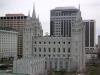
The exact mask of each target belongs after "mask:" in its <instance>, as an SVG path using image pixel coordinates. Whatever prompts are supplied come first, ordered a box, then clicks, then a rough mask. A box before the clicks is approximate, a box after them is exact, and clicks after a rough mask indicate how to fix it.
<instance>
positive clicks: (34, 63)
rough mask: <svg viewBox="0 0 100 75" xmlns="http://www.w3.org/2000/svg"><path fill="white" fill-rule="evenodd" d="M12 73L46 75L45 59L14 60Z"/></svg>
mask: <svg viewBox="0 0 100 75" xmlns="http://www.w3.org/2000/svg"><path fill="white" fill-rule="evenodd" d="M13 73H23V74H29V75H46V70H45V58H33V57H28V58H22V59H18V60H14V62H13Z"/></svg>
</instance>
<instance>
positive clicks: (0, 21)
mask: <svg viewBox="0 0 100 75" xmlns="http://www.w3.org/2000/svg"><path fill="white" fill-rule="evenodd" d="M26 18H27V16H25V15H24V14H6V15H5V16H2V17H0V27H10V28H13V29H16V30H17V31H18V47H17V48H18V49H17V50H18V53H17V54H18V57H22V50H23V27H24V25H25V22H26Z"/></svg>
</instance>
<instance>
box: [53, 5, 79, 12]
mask: <svg viewBox="0 0 100 75" xmlns="http://www.w3.org/2000/svg"><path fill="white" fill-rule="evenodd" d="M53 10H71V11H73V10H78V9H77V8H75V7H72V6H70V7H56V8H55V9H53Z"/></svg>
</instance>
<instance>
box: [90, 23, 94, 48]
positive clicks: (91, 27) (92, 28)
mask: <svg viewBox="0 0 100 75" xmlns="http://www.w3.org/2000/svg"><path fill="white" fill-rule="evenodd" d="M90 47H94V22H90Z"/></svg>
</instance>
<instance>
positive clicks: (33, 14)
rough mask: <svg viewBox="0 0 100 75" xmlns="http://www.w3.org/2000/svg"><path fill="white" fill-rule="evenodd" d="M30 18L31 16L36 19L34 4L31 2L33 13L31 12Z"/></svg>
mask: <svg viewBox="0 0 100 75" xmlns="http://www.w3.org/2000/svg"><path fill="white" fill-rule="evenodd" d="M32 18H33V19H36V13H35V4H33V13H32Z"/></svg>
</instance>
